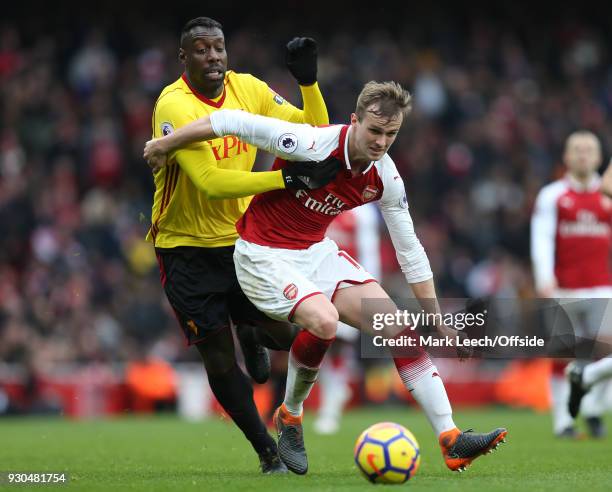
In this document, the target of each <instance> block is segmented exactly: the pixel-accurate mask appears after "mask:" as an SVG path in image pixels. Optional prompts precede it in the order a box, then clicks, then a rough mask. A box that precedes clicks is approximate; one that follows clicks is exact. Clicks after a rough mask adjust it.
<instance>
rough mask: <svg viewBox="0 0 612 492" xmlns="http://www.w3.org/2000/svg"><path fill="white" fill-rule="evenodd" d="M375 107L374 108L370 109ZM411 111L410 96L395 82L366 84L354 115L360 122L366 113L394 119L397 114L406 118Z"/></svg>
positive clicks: (358, 99)
mask: <svg viewBox="0 0 612 492" xmlns="http://www.w3.org/2000/svg"><path fill="white" fill-rule="evenodd" d="M373 105H376V107H375V108H372V106H373ZM411 110H412V96H410V93H409V92H408V91H407V90H405V89H403V88H402V86H401V85H399V84H398V83H397V82H391V81H390V82H376V81H373V80H372V81H370V82H368V83H367V84H366V85H365V86H364V87H363V89H362V90H361V93H360V94H359V97H358V98H357V107H356V108H355V114H356V115H357V117H358V118H359V119H360V120H361V119H363V117H364V116H365V114H366V113H372V114H374V115H375V116H378V117H382V118H386V119H388V120H390V119H393V118H395V117H396V116H397V115H398V114H400V113H401V114H402V115H403V116H407V115H408V114H409V113H410V111H411Z"/></svg>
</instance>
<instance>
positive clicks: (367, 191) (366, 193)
mask: <svg viewBox="0 0 612 492" xmlns="http://www.w3.org/2000/svg"><path fill="white" fill-rule="evenodd" d="M376 195H378V188H376V186H372V185H368V186H366V187H365V188H364V189H363V192H362V193H361V199H362V200H363V201H364V202H369V201H371V200H374V198H376Z"/></svg>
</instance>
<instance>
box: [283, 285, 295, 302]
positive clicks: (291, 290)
mask: <svg viewBox="0 0 612 492" xmlns="http://www.w3.org/2000/svg"><path fill="white" fill-rule="evenodd" d="M297 294H298V288H297V286H296V285H295V284H289V285H288V286H287V287H285V290H283V295H284V296H285V297H286V298H287V299H288V300H290V301H293V299H295V298H296V297H297Z"/></svg>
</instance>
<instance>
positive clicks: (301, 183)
mask: <svg viewBox="0 0 612 492" xmlns="http://www.w3.org/2000/svg"><path fill="white" fill-rule="evenodd" d="M342 167H343V164H342V162H340V161H339V160H338V159H337V158H335V157H328V158H327V159H325V160H324V161H320V162H291V163H289V164H288V166H287V167H284V168H283V179H284V181H285V188H291V189H294V190H314V189H316V188H321V187H322V186H325V185H326V184H328V183H330V182H331V181H333V180H334V179H335V178H336V175H337V174H338V172H339V171H340V170H341V169H342Z"/></svg>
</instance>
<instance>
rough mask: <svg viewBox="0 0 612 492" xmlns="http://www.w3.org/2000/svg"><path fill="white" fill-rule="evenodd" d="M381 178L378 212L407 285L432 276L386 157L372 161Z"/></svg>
mask: <svg viewBox="0 0 612 492" xmlns="http://www.w3.org/2000/svg"><path fill="white" fill-rule="evenodd" d="M376 167H377V169H378V170H379V174H380V175H381V177H382V180H383V186H384V190H383V194H382V197H381V199H380V202H379V207H380V211H381V212H382V216H383V218H384V220H385V223H386V224H387V228H388V229H389V234H390V235H391V241H392V242H393V246H394V247H395V254H396V255H397V261H398V262H399V264H400V267H401V269H402V272H404V275H405V276H406V280H407V281H408V283H409V284H414V283H417V282H423V281H425V280H429V279H431V278H433V273H432V271H431V267H430V265H429V259H428V258H427V254H426V253H425V249H424V248H423V246H422V244H421V242H420V241H419V238H418V237H417V235H416V233H415V231H414V225H413V223H412V217H410V212H409V211H408V201H407V199H406V191H405V189H404V181H403V180H402V178H401V177H400V175H399V173H398V172H397V169H396V167H395V163H394V162H393V161H392V160H391V158H390V157H389V156H387V155H386V156H385V157H383V159H382V160H381V161H380V162H377V163H376Z"/></svg>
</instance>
